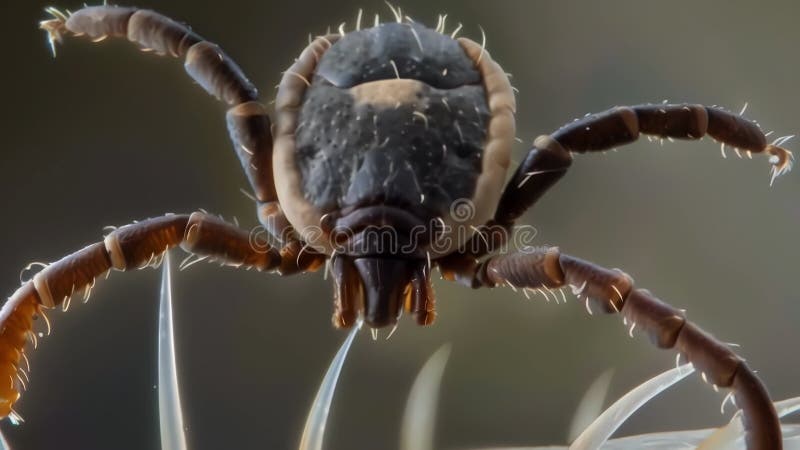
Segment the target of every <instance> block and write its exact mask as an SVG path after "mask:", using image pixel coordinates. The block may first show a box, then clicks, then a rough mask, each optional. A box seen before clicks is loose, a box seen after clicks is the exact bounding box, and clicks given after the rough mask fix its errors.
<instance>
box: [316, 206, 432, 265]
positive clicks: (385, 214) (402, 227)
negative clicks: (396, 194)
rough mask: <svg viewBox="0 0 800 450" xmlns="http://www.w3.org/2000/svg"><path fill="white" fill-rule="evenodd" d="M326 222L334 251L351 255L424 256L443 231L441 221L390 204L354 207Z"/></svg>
mask: <svg viewBox="0 0 800 450" xmlns="http://www.w3.org/2000/svg"><path fill="white" fill-rule="evenodd" d="M329 222H332V223H333V227H332V229H331V230H330V237H331V243H332V244H333V245H334V247H335V249H336V252H337V253H340V254H345V255H349V256H352V257H368V256H382V257H389V258H398V259H409V258H410V259H425V258H426V257H427V255H426V249H427V246H428V244H430V242H431V241H432V240H435V239H436V236H438V235H439V234H440V233H441V232H443V231H444V230H443V229H442V222H441V220H437V219H433V220H429V221H425V220H423V219H421V218H420V215H418V214H415V213H414V212H411V211H409V210H407V209H402V208H399V207H396V206H389V205H375V206H367V207H360V208H356V209H353V210H351V211H350V212H348V213H347V214H345V215H343V216H340V217H338V218H336V219H333V218H331V219H330V220H329Z"/></svg>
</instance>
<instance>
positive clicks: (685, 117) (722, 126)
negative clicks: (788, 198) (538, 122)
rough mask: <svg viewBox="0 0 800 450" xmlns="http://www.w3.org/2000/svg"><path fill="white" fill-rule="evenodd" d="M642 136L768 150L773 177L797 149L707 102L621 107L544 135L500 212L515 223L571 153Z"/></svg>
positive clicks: (567, 163) (520, 170)
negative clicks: (708, 139) (769, 140)
mask: <svg viewBox="0 0 800 450" xmlns="http://www.w3.org/2000/svg"><path fill="white" fill-rule="evenodd" d="M640 134H645V135H649V136H655V137H656V138H660V139H664V138H666V139H700V138H702V137H703V136H706V135H708V136H711V137H712V138H714V139H715V140H717V141H719V142H720V143H721V145H722V146H723V154H724V147H725V146H729V147H732V148H734V149H735V150H736V151H737V152H739V154H741V152H742V151H743V152H745V153H747V155H748V156H749V155H750V154H752V153H766V154H767V155H768V156H769V162H770V164H771V165H772V180H774V179H775V178H776V177H777V176H779V175H781V174H784V173H786V172H788V171H789V170H790V169H791V166H792V161H793V156H792V153H791V152H790V151H788V150H786V149H784V148H782V147H780V145H782V144H783V143H784V142H785V141H786V139H778V140H776V141H775V142H773V143H772V144H768V143H767V138H766V137H765V136H764V133H763V132H762V131H761V129H760V128H759V127H758V125H757V124H756V123H754V122H752V121H750V120H747V119H745V118H743V117H741V116H740V115H738V114H734V113H731V112H728V111H725V110H723V109H720V108H716V107H706V106H702V105H688V104H684V105H668V104H659V105H638V106H632V107H628V106H621V107H617V108H612V109H609V110H608V111H605V112H601V113H599V114H593V115H590V116H587V117H584V118H582V119H580V120H576V121H574V122H572V123H570V124H568V125H565V126H564V127H562V128H560V129H559V130H558V131H556V132H555V133H553V134H551V135H550V136H540V137H539V138H537V139H536V140H535V141H534V146H533V149H532V150H531V151H530V152H529V153H528V156H527V157H526V158H525V161H523V163H522V164H520V166H519V167H518V168H517V171H516V173H515V174H514V176H513V178H512V179H511V181H510V182H509V184H508V185H507V186H506V189H505V191H504V193H503V196H502V197H501V199H500V204H499V206H498V208H497V213H496V214H495V220H496V221H497V222H499V223H503V224H510V223H513V222H514V221H515V220H516V219H517V218H518V217H519V216H521V215H522V213H524V212H525V211H526V210H527V209H528V208H530V207H531V206H533V204H534V203H535V202H536V200H538V199H539V197H541V196H542V195H543V194H544V192H545V191H547V189H549V188H550V187H551V186H552V185H554V184H555V183H556V182H557V181H558V180H559V179H560V178H561V177H562V176H563V175H564V173H566V171H567V169H569V166H570V164H571V162H572V156H571V153H573V152H577V153H586V152H597V151H604V150H609V149H612V148H616V147H619V146H621V145H624V144H629V143H631V142H634V141H635V140H637V139H638V138H639V135H640Z"/></svg>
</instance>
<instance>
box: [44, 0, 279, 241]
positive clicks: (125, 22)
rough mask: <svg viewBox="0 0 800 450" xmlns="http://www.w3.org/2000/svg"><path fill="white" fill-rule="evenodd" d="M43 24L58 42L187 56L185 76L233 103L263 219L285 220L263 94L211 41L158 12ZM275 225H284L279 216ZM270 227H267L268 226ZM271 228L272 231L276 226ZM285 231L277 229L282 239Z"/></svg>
mask: <svg viewBox="0 0 800 450" xmlns="http://www.w3.org/2000/svg"><path fill="white" fill-rule="evenodd" d="M47 11H48V12H49V13H50V14H51V15H52V16H53V18H52V19H50V20H45V21H43V22H41V27H42V28H43V29H44V30H45V31H47V32H48V33H49V37H50V43H51V45H52V48H53V54H55V48H56V47H55V46H56V43H60V42H61V41H62V40H63V39H64V37H66V36H76V37H77V36H84V37H86V38H89V39H91V40H92V41H95V42H99V41H102V40H104V39H106V38H109V37H110V38H126V39H128V40H129V41H130V42H133V43H134V44H137V45H139V46H140V47H141V48H142V49H143V50H148V51H153V52H155V53H157V54H160V55H169V56H173V57H176V58H181V57H185V64H184V67H185V69H186V72H187V73H188V74H189V76H190V77H192V79H194V80H195V81H196V82H197V83H198V84H199V85H200V86H202V87H203V89H205V90H206V92H208V93H209V94H211V95H213V96H214V97H216V98H217V99H219V100H221V101H223V102H225V103H227V104H228V106H229V107H230V109H229V110H228V114H227V122H228V131H229V133H230V137H231V140H232V141H233V146H234V149H235V151H236V154H237V155H238V157H239V160H240V162H241V164H242V169H243V170H244V172H245V174H246V175H247V178H248V180H249V182H250V185H251V186H252V189H253V194H254V196H255V199H256V201H257V202H258V203H259V205H260V207H259V209H260V216H267V217H272V216H273V215H278V216H281V215H282V213H281V212H280V207H279V205H277V199H278V198H277V194H276V193H275V185H274V181H273V179H272V132H271V130H270V127H271V122H270V119H269V116H268V115H267V111H266V108H265V107H264V106H263V105H262V104H261V103H259V101H258V91H257V90H256V88H255V86H254V85H253V84H252V83H251V82H250V81H249V80H248V79H247V77H246V76H245V75H244V73H243V72H242V70H241V69H240V68H239V66H238V65H237V64H236V62H234V61H233V59H231V58H230V57H229V56H228V55H226V54H225V52H223V51H222V49H220V48H219V46H218V45H216V44H214V43H211V42H209V41H206V40H205V39H203V38H202V37H201V36H200V35H198V34H197V33H195V32H194V31H192V30H191V29H190V28H189V27H188V26H186V25H183V24H180V23H178V22H175V21H174V20H172V19H170V18H169V17H166V16H163V15H161V14H159V13H157V12H154V11H149V10H143V9H136V8H123V7H116V6H91V7H86V8H83V9H80V10H78V11H76V12H74V13H70V14H65V13H62V12H60V11H58V10H56V9H54V8H48V9H47ZM271 223H277V224H279V225H280V224H282V220H280V217H278V218H274V220H273V221H272V222H271ZM265 225H266V222H265ZM268 228H270V229H272V228H274V227H272V226H271V225H268ZM280 231H282V230H276V231H275V234H278V233H279V232H280Z"/></svg>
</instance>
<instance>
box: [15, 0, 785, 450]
mask: <svg viewBox="0 0 800 450" xmlns="http://www.w3.org/2000/svg"><path fill="white" fill-rule="evenodd" d="M49 4H50V3H49V2H48V3H45V2H42V1H39V0H25V1H22V0H12V1H6V2H3V4H2V6H0V15H1V16H2V17H3V27H2V28H1V29H0V30H2V31H0V33H2V34H0V37H1V38H2V42H3V43H4V45H3V57H2V63H0V64H2V70H0V77H1V78H0V81H2V86H5V89H4V90H3V101H2V120H1V121H0V127H2V128H0V131H1V133H0V134H2V151H0V192H2V193H3V194H2V195H1V196H0V198H1V199H2V203H0V208H1V209H2V214H3V219H4V220H2V221H0V236H2V238H1V239H2V248H3V252H2V254H3V257H2V259H1V260H0V269H2V270H0V284H2V286H5V288H4V292H5V293H6V295H10V294H11V293H12V292H13V290H14V289H15V287H16V286H17V284H18V278H17V276H18V272H19V269H20V268H21V267H23V266H24V265H26V264H27V263H28V262H30V261H54V260H56V259H58V258H60V257H61V256H62V255H64V254H66V253H68V252H70V251H73V250H76V249H78V248H80V247H82V246H83V245H85V244H88V243H90V242H94V241H97V240H99V239H100V237H101V228H102V227H103V226H104V225H122V224H125V223H128V222H130V221H132V220H135V219H142V218H146V217H150V216H156V215H161V214H163V213H165V212H191V211H193V210H196V209H198V208H205V209H208V210H209V211H211V212H214V213H218V214H222V215H224V216H226V217H232V216H237V217H238V218H239V219H240V221H241V222H242V224H243V225H246V226H252V225H255V224H256V219H255V215H254V208H253V206H252V205H251V203H250V202H249V201H248V200H247V199H246V198H245V197H244V196H243V195H242V194H241V193H240V192H239V188H240V187H245V186H246V180H245V178H244V176H243V175H242V173H241V171H240V168H239V162H238V160H237V159H236V157H235V156H234V154H233V152H232V151H231V148H230V147H229V142H228V137H227V135H226V131H225V127H224V120H223V112H224V108H223V106H221V105H220V104H218V103H216V102H214V101H213V100H212V99H210V98H209V97H207V96H206V95H205V94H204V93H203V92H202V90H201V89H200V88H199V87H197V86H195V85H193V84H192V83H191V82H190V80H189V79H188V77H186V76H185V74H184V73H183V71H182V68H181V64H180V63H178V62H177V61H171V60H168V59H164V58H156V57H153V56H151V55H143V54H141V53H140V52H139V51H137V50H136V49H134V48H132V46H131V45H129V44H128V43H127V42H120V41H116V42H111V41H107V42H104V43H103V44H100V45H91V44H89V43H87V42H85V41H81V40H71V41H68V42H67V43H66V45H63V46H61V47H59V57H58V59H56V60H53V59H52V58H51V56H50V53H49V49H48V48H47V46H46V44H45V36H44V34H43V33H41V32H39V31H38V30H37V22H38V20H40V19H41V18H43V17H44V13H43V11H42V9H43V7H44V6H47V5H49ZM57 6H59V7H62V8H70V9H77V8H79V6H80V2H74V1H73V2H69V1H68V2H60V3H59V4H58V5H57ZM136 6H140V7H148V8H153V9H158V10H159V11H161V12H163V13H165V14H167V15H169V16H171V17H174V18H176V19H178V20H182V21H186V22H188V23H190V24H191V25H192V26H193V27H194V29H196V30H197V31H198V32H199V33H201V34H203V35H204V36H206V37H207V38H208V39H210V40H212V41H216V42H218V43H219V44H221V45H222V46H223V48H225V49H226V51H227V52H228V53H229V54H230V55H231V56H233V57H234V58H235V59H236V60H237V61H238V62H239V64H240V65H241V66H242V68H243V69H244V70H245V71H246V72H247V74H248V75H249V76H250V77H251V79H252V80H253V81H254V82H255V83H256V84H257V85H258V86H259V87H260V88H261V90H262V93H263V98H264V99H265V100H267V101H268V100H269V99H270V98H271V96H272V95H273V92H274V91H273V89H272V87H273V86H274V85H276V84H277V82H278V80H279V78H280V73H281V71H282V70H283V69H285V68H286V67H288V66H289V64H290V63H291V62H292V61H293V58H294V57H295V56H296V55H297V54H298V53H299V51H300V50H301V49H302V48H303V47H304V45H305V43H306V42H307V36H308V34H309V33H314V34H318V33H322V32H324V31H325V29H326V28H327V27H328V26H332V27H333V28H334V29H335V28H336V27H337V26H338V24H339V23H341V22H343V21H348V22H349V23H350V24H352V23H354V21H355V17H356V13H357V10H358V8H359V7H363V8H365V12H366V13H369V14H372V13H375V12H380V13H381V14H382V15H383V17H384V18H388V17H389V10H388V8H386V7H385V5H383V3H382V2H379V1H372V2H365V1H361V2H353V1H349V0H345V1H338V2H331V1H318V0H307V1H303V2H275V1H263V0H262V1H249V0H228V1H225V2H216V3H212V2H209V3H200V2H196V1H190V0H172V1H159V2H156V1H144V0H143V1H140V2H138V4H137V5H136ZM400 6H401V7H403V10H404V11H405V12H406V13H407V14H409V15H410V16H412V17H413V18H414V19H416V20H417V21H423V22H426V23H428V24H431V25H435V24H436V17H437V14H438V13H449V18H448V23H449V25H448V29H450V30H452V29H453V28H454V27H455V25H456V24H457V23H458V22H463V23H464V26H465V28H464V34H466V35H469V36H471V37H473V38H475V39H479V38H480V31H479V28H478V25H479V24H480V25H481V26H483V28H484V29H485V30H486V33H487V35H488V48H489V50H490V51H491V52H492V55H493V56H494V57H495V59H496V60H498V61H499V62H501V63H502V64H503V66H504V68H505V69H506V70H507V71H508V72H511V73H513V75H514V77H513V83H514V85H515V86H516V87H517V88H519V90H520V94H519V96H518V103H519V115H518V124H519V136H520V137H521V138H522V139H523V140H524V141H525V142H526V144H524V145H523V144H520V145H518V146H517V148H516V149H515V154H514V159H515V161H520V160H521V159H522V158H523V155H524V154H525V151H526V150H527V145H528V144H529V143H530V142H531V141H532V140H533V138H535V137H536V136H537V135H539V134H542V133H547V132H550V131H552V130H554V129H555V128H557V127H558V126H560V125H561V124H564V123H566V122H568V121H570V120H572V119H573V118H574V117H579V116H583V115H584V114H585V113H587V112H595V111H600V110H604V109H606V108H609V107H611V106H614V105H622V104H636V103H642V102H660V101H661V100H662V99H669V100H671V101H676V102H682V101H690V102H699V103H706V104H718V105H724V106H726V107H728V108H730V109H732V110H736V111H738V110H739V109H740V108H741V107H742V106H743V105H744V103H745V102H749V105H750V106H749V108H748V111H747V115H748V116H749V117H752V118H754V119H757V120H758V121H759V122H760V123H762V124H763V126H764V128H765V129H767V130H772V129H774V130H777V131H776V133H778V134H777V135H783V134H793V133H797V132H798V131H800V123H799V122H798V119H800V110H798V92H800V91H799V90H798V84H797V71H798V68H800V63H798V60H797V48H798V45H800V27H798V18H800V14H799V13H800V4H798V3H797V2H796V1H791V0H785V1H772V2H752V1H722V0H720V1H705V2H689V1H673V2H639V1H616V0H607V1H603V2H576V1H557V0H552V1H503V0H494V1H491V2H488V1H478V0H467V1H464V0H460V1H456V0H436V1H431V0H407V1H405V2H403V3H402V4H401V5H400ZM348 27H352V25H349V26H348ZM797 142H798V141H794V142H792V143H790V144H789V147H790V148H795V149H797V148H800V147H798V146H797ZM573 167H574V168H573V169H572V170H571V171H570V173H569V174H568V175H567V176H566V177H565V178H564V179H563V181H562V182H561V183H560V184H559V185H558V186H557V187H556V188H554V189H553V190H552V191H551V192H550V194H549V195H547V196H546V197H545V198H544V199H543V200H542V201H541V203H540V204H539V205H537V206H536V208H535V210H534V211H532V212H531V213H529V214H527V215H526V217H525V221H526V223H530V224H533V225H535V226H536V227H537V228H538V230H539V238H538V241H539V242H540V243H542V244H545V243H546V244H558V245H560V246H561V247H562V249H563V250H565V251H567V252H570V253H572V254H575V255H579V256H581V257H584V258H587V259H591V260H593V261H596V262H598V263H601V264H605V265H608V266H611V267H620V268H623V269H625V270H627V271H628V272H630V273H631V274H632V275H633V276H634V277H635V278H636V280H637V282H638V284H639V285H640V286H643V287H647V288H649V289H651V290H652V291H653V292H654V293H655V294H656V295H658V296H659V297H661V298H663V299H665V300H667V301H669V302H671V303H672V304H674V305H675V306H677V307H681V308H687V309H688V311H689V316H690V318H691V319H693V320H694V321H696V322H698V323H699V324H701V325H703V326H704V327H705V328H706V329H708V330H709V331H711V332H712V333H714V334H715V335H716V336H718V337H719V338H720V339H722V340H725V341H732V342H736V343H738V344H740V345H742V348H741V353H742V355H743V356H744V357H745V358H747V360H748V362H749V363H750V364H751V366H752V367H753V368H755V369H757V370H758V372H759V374H760V375H761V377H762V378H763V379H764V380H765V382H766V383H767V385H768V386H769V388H770V391H771V393H772V395H773V396H774V397H775V398H777V399H781V398H786V397H789V396H796V395H800V383H798V382H797V380H798V379H799V378H800V352H798V344H799V343H800V329H798V328H800V327H798V318H800V301H799V300H800V299H799V298H798V297H800V294H798V291H797V280H798V278H800V270H798V258H800V244H799V243H798V234H797V231H798V225H800V202H798V201H797V199H798V194H800V173H797V172H795V173H790V174H789V175H788V176H786V177H784V178H782V179H780V180H778V182H777V183H776V185H775V186H774V187H772V188H770V187H769V184H768V181H769V177H768V165H767V163H766V159H765V158H763V157H756V158H755V160H754V161H740V160H738V159H736V158H735V157H732V155H729V157H728V159H726V160H723V159H722V158H721V157H720V152H719V147H718V146H717V145H715V144H714V143H713V142H711V141H709V140H706V141H703V142H700V143H696V142H692V143H687V142H678V143H674V144H669V145H666V144H665V145H664V147H660V146H658V145H657V144H651V143H648V142H647V141H646V140H644V141H643V142H639V143H636V144H634V145H631V146H630V147H626V148H625V149H624V150H620V151H619V153H616V154H614V153H609V154H608V155H588V156H581V157H579V159H578V160H577V162H576V164H575V165H574V166H573ZM176 256H179V255H176ZM181 258H182V256H179V257H178V258H176V259H181ZM158 278H159V274H158V272H157V271H140V272H133V273H129V274H125V275H121V274H120V273H113V274H112V275H111V277H110V279H109V280H108V281H106V282H102V283H99V285H98V287H97V289H96V292H95V295H94V296H93V297H92V300H91V301H90V302H89V304H88V305H82V304H79V302H76V305H75V306H74V308H73V309H72V310H71V311H70V313H69V314H62V313H60V312H58V313H51V314H50V317H51V319H52V321H53V322H54V333H53V336H52V337H50V338H46V339H44V340H43V343H42V344H43V345H41V346H40V348H39V350H37V351H36V352H34V353H32V357H31V360H32V365H33V371H32V374H31V383H30V387H31V389H30V390H29V391H28V392H27V393H26V394H25V395H24V397H23V400H22V402H21V403H20V404H19V405H18V410H19V412H20V413H21V414H22V415H23V417H24V418H25V419H26V420H27V422H26V423H25V425H24V426H21V427H11V426H10V425H8V424H3V426H2V428H3V430H4V431H5V432H6V434H7V435H8V437H9V440H10V441H11V443H12V444H13V445H14V448H15V449H22V450H25V449H49V448H69V449H72V448H76V449H77V448H80V449H86V450H91V449H109V448H114V449H137V450H141V449H151V448H156V447H157V443H158V434H157V429H158V428H157V426H158V419H157V417H156V412H157V404H156V399H157V393H156V391H155V389H154V384H155V380H156V366H155V364H156V358H155V354H156V331H155V329H156V319H157V292H158V284H159V283H158ZM175 284H176V288H175V289H176V297H177V304H176V311H175V314H176V321H177V323H176V328H177V333H178V335H177V343H178V346H179V361H178V363H179V366H180V367H179V368H180V370H181V372H182V381H183V395H184V403H185V409H186V415H187V417H186V422H187V426H188V435H189V438H190V444H191V447H192V449H195V450H211V449H225V448H237V449H284V448H293V447H296V445H297V443H298V442H299V434H300V430H301V428H302V425H303V422H304V420H305V415H306V411H307V409H308V407H309V405H310V403H311V401H312V399H313V396H314V393H315V391H316V389H317V386H318V382H319V380H320V379H321V377H322V375H323V372H324V370H325V368H326V367H327V364H328V363H329V361H330V359H331V358H332V356H333V354H334V353H335V351H336V349H337V348H338V346H339V344H340V342H341V341H342V340H343V338H344V333H342V332H338V331H335V330H333V329H332V328H331V326H330V315H331V298H332V294H331V286H330V282H326V281H324V280H323V279H322V275H321V274H313V275H306V276H298V277H295V278H286V279H281V278H278V277H277V276H271V275H264V274H257V273H252V272H242V271H235V270H233V269H219V268H217V267H214V266H210V265H203V264H201V265H196V266H194V267H193V268H192V269H191V270H189V271H186V272H184V273H180V274H177V276H176V278H175ZM436 289H437V292H438V300H439V302H438V304H439V317H440V319H439V321H438V323H437V324H436V325H435V326H434V327H431V328H428V329H421V328H418V327H416V326H415V325H413V323H412V322H411V321H409V320H406V321H404V322H403V323H402V324H401V327H400V329H399V330H398V332H397V333H396V334H395V336H394V337H393V338H392V339H391V340H390V341H388V342H386V341H379V342H372V341H371V340H370V339H369V338H368V333H363V335H362V336H360V337H359V339H358V340H357V341H356V345H355V347H354V349H353V351H352V353H351V358H350V360H349V361H348V363H347V364H346V366H345V370H344V372H343V378H342V380H341V383H340V387H339V390H338V392H337V396H336V399H335V401H334V406H333V409H332V414H331V421H330V423H329V427H328V435H327V436H328V437H327V446H326V447H327V448H328V449H384V448H386V449H391V448H396V446H397V442H398V430H399V423H400V417H401V414H402V409H403V407H404V403H405V396H406V394H407V391H408V389H409V387H410V385H411V383H412V380H413V377H414V375H415V374H416V372H417V370H418V369H419V368H420V366H421V365H422V364H423V362H424V361H425V359H426V358H427V357H428V356H429V355H430V354H431V353H433V352H434V351H435V350H436V349H437V348H438V347H439V346H441V345H442V344H444V343H447V342H451V343H452V344H453V353H452V358H451V360H450V364H449V366H448V368H447V371H446V373H445V378H444V386H443V391H442V396H443V398H442V406H441V409H440V414H439V418H438V419H437V435H438V437H437V442H438V446H439V447H440V448H469V447H478V446H483V445H523V444H525V445H531V444H545V443H562V442H563V441H564V439H565V434H566V432H567V427H568V424H569V421H570V419H571V417H572V413H573V410H574V408H575V406H576V404H577V402H578V400H579V398H580V396H581V395H582V393H583V391H584V390H585V389H586V388H587V387H588V385H589V383H590V382H591V381H592V380H593V379H594V378H595V377H596V376H597V375H599V374H600V373H601V372H603V371H604V370H605V369H607V368H610V367H613V368H615V369H616V374H617V375H616V377H615V380H614V383H613V388H612V393H611V395H612V397H613V398H616V397H618V396H619V395H621V394H622V393H623V392H625V391H627V390H628V389H630V388H631V387H633V386H634V385H636V384H638V383H639V382H641V381H643V380H644V379H646V378H648V377H650V376H652V375H655V374H656V373H658V372H660V371H662V370H665V369H667V368H669V367H671V366H672V365H673V364H674V353H672V352H664V351H658V350H655V349H654V348H653V347H651V346H650V345H649V343H648V342H647V340H646V339H645V338H644V337H642V336H639V337H638V338H637V339H634V340H631V339H629V338H628V337H627V330H626V329H625V328H624V327H623V326H622V325H621V323H620V322H621V321H620V318H619V317H613V316H608V317H599V316H594V317H591V318H590V317H589V316H587V314H586V312H585V310H584V308H583V306H581V305H578V304H576V303H575V302H574V301H570V304H569V305H555V304H547V303H545V302H544V301H542V300H541V298H537V299H536V300H531V301H527V300H525V299H524V297H522V296H521V295H519V294H514V293H513V292H511V291H510V290H506V289H502V290H495V291H470V290H467V289H464V288H461V287H458V286H451V285H447V284H445V283H443V282H437V284H436ZM723 395H724V394H716V393H714V392H713V391H712V390H711V389H710V388H709V387H708V386H705V385H704V384H703V383H702V382H701V381H700V380H699V377H692V379H691V380H690V381H686V382H684V383H682V384H681V385H680V386H679V387H677V388H674V389H672V390H671V391H670V392H669V393H667V394H666V395H664V396H663V397H661V398H659V399H658V400H656V401H655V402H653V403H652V404H651V405H648V406H647V407H645V408H644V409H643V410H642V411H641V412H640V413H638V414H637V415H636V416H635V417H633V418H632V419H631V420H630V421H629V422H628V424H626V425H625V427H624V429H623V432H624V434H631V433H642V432H648V431H663V430H668V429H685V428H701V427H708V426H713V425H717V424H721V423H723V422H726V421H727V420H728V419H727V417H721V416H720V414H719V404H720V402H721V400H722V397H723Z"/></svg>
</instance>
